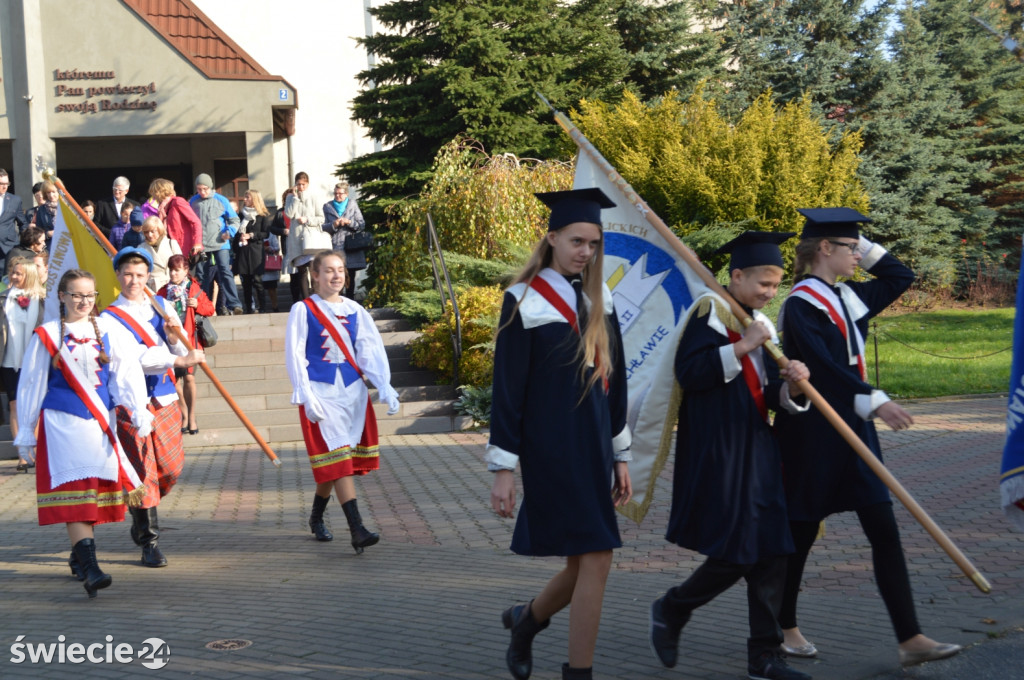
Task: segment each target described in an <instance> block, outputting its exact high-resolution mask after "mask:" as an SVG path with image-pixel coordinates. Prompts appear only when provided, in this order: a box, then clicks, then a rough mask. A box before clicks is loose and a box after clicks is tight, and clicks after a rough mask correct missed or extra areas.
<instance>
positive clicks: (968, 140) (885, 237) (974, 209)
mask: <svg viewBox="0 0 1024 680" xmlns="http://www.w3.org/2000/svg"><path fill="white" fill-rule="evenodd" d="M899 18H900V28H899V29H898V30H897V31H896V32H895V33H894V34H893V35H892V37H891V39H890V41H889V50H890V53H891V55H892V59H891V61H890V62H889V65H888V68H887V70H886V72H885V73H884V75H883V80H882V89H881V90H880V91H879V93H878V95H877V96H876V97H875V100H874V102H873V103H872V105H871V107H870V108H869V109H868V110H867V111H866V112H865V114H864V125H863V135H864V141H865V148H866V151H865V158H864V164H863V165H862V166H861V173H860V174H861V177H863V179H864V182H865V185H866V187H867V189H868V191H869V193H870V195H871V216H872V218H873V219H874V223H873V224H872V225H871V227H870V232H871V234H872V235H873V236H874V237H875V238H879V239H880V240H881V241H882V242H883V243H885V244H886V246H887V247H889V248H890V249H891V250H892V251H893V252H894V254H896V255H897V256H899V257H901V258H902V259H904V261H906V262H907V263H908V264H909V265H910V266H911V267H913V268H914V269H915V270H916V271H917V272H918V274H919V275H920V276H921V277H922V278H923V279H924V280H925V282H926V283H930V284H949V283H951V282H952V277H953V275H954V271H953V265H954V260H955V258H954V252H955V244H956V243H958V242H959V240H960V238H962V236H961V235H962V234H964V233H971V232H974V231H978V230H980V231H984V230H985V229H986V225H988V224H990V223H991V219H992V214H991V211H989V210H987V209H986V208H985V207H984V206H983V205H982V204H981V200H980V197H978V196H975V195H972V194H971V193H970V187H971V185H972V183H973V182H975V181H977V180H978V178H980V177H982V176H984V173H985V166H984V164H983V163H980V162H978V161H976V160H972V159H971V158H970V151H971V149H972V147H973V144H974V142H973V139H972V130H971V124H972V116H971V114H970V112H969V111H968V109H967V108H966V106H965V104H964V102H963V100H962V98H961V96H960V94H959V93H958V92H957V91H956V89H955V88H954V87H953V77H952V73H951V72H950V71H949V69H947V68H946V67H945V66H944V65H943V64H942V63H941V61H940V60H939V58H938V55H937V53H936V50H935V48H934V47H933V46H932V45H931V44H930V43H929V40H928V35H927V31H926V30H925V28H924V26H923V25H922V24H921V21H920V14H919V11H918V10H917V8H916V7H914V5H913V3H912V1H911V0H908V2H907V3H906V5H905V6H904V7H903V8H902V10H901V11H900V14H899Z"/></svg>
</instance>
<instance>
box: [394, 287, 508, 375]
mask: <svg viewBox="0 0 1024 680" xmlns="http://www.w3.org/2000/svg"><path fill="white" fill-rule="evenodd" d="M502 295H503V291H502V288H501V287H500V286H473V287H469V288H465V289H463V290H461V291H458V292H457V293H456V296H455V297H456V300H457V301H458V304H459V316H460V318H461V321H462V358H461V360H460V361H459V382H460V383H462V384H464V385H470V386H472V387H486V386H487V385H490V384H491V380H492V376H493V374H494V330H495V328H497V325H498V317H499V315H500V314H501V301H502ZM454 332H455V313H454V312H453V311H452V308H451V305H448V308H447V309H446V310H445V314H444V317H443V318H441V319H440V320H438V321H436V322H434V323H432V324H429V325H427V326H426V327H424V328H423V330H422V335H421V336H420V337H418V338H416V339H415V340H413V341H412V342H411V343H410V345H409V346H410V349H411V351H412V362H413V364H414V365H416V366H419V367H420V368H426V369H429V370H431V371H434V372H435V373H437V374H438V382H439V383H446V382H449V381H450V380H451V376H452V367H453V365H454V355H455V352H454V349H453V348H452V335H453V334H454Z"/></svg>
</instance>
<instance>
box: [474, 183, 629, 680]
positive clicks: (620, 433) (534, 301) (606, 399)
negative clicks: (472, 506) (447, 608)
mask: <svg viewBox="0 0 1024 680" xmlns="http://www.w3.org/2000/svg"><path fill="white" fill-rule="evenodd" d="M537 196H538V198H540V199H541V200H542V201H544V203H546V204H547V205H548V206H550V207H551V217H550V219H549V222H548V229H549V231H548V233H547V235H546V236H545V237H544V238H543V239H541V241H540V243H539V244H538V245H537V247H536V249H535V250H534V252H533V256H532V257H531V258H530V261H529V262H528V263H527V265H526V268H525V269H524V270H523V272H522V273H520V275H519V276H518V278H517V280H516V283H515V285H513V286H512V287H511V288H509V289H508V290H507V291H506V293H505V300H504V304H503V306H502V310H501V320H500V322H499V326H498V332H497V337H496V341H495V351H494V399H493V405H492V410H491V414H492V415H491V437H490V443H489V444H488V447H487V451H486V460H487V464H488V469H489V470H491V471H493V472H494V473H495V475H494V484H493V486H492V488H491V505H492V507H493V508H494V510H495V511H496V512H497V513H498V514H499V515H500V516H501V517H512V516H513V514H514V511H515V505H516V489H515V478H514V470H515V467H516V464H517V463H518V464H519V465H520V468H521V471H522V478H523V499H522V505H521V506H520V508H519V513H518V517H517V520H516V526H515V531H514V533H513V536H512V550H513V551H514V552H516V553H519V554H521V555H559V556H564V557H565V558H566V563H565V568H564V569H563V570H562V571H561V572H559V573H558V574H557V575H555V576H554V577H553V578H552V579H551V580H550V581H549V582H548V584H547V585H546V586H545V587H544V588H543V590H541V592H540V594H538V595H537V596H536V598H535V599H533V600H532V601H531V602H529V603H524V604H517V605H514V606H512V607H509V608H508V609H506V610H505V611H504V612H503V613H502V622H503V624H504V626H505V627H506V628H509V629H510V630H511V636H512V637H511V643H510V645H509V648H508V651H507V653H506V659H505V660H506V663H507V665H508V668H509V671H510V672H511V673H512V677H513V678H516V680H525V679H526V678H528V677H529V676H530V673H531V670H532V666H533V661H532V652H531V645H532V642H533V638H534V636H535V635H536V634H537V633H538V632H540V631H541V630H543V629H544V628H546V627H547V626H548V623H549V621H550V619H551V617H552V616H553V615H554V614H556V613H557V612H559V611H561V610H562V609H564V608H565V607H566V606H567V605H569V604H571V605H572V608H571V610H570V615H569V662H568V663H567V664H564V665H563V666H562V677H563V678H590V677H591V667H592V665H593V657H594V647H595V645H596V642H597V629H598V623H599V622H600V618H601V604H602V600H603V598H604V588H605V582H606V580H607V578H608V572H609V570H610V568H611V563H612V550H613V549H614V548H618V547H620V546H621V545H622V541H621V540H620V538H619V530H618V525H617V523H616V520H615V507H616V506H618V505H622V504H624V503H626V502H627V501H628V500H629V498H630V497H631V496H632V486H631V484H630V479H629V469H628V465H627V462H628V461H629V460H630V456H629V450H628V449H629V444H630V434H629V428H628V426H627V425H626V410H627V405H626V374H625V370H624V368H623V353H622V339H621V337H620V335H619V325H618V322H617V316H616V314H615V311H614V308H613V306H612V298H611V293H610V291H609V290H608V287H607V286H606V285H605V284H604V281H603V280H602V278H601V271H602V262H603V248H602V246H603V233H602V230H601V209H602V208H608V207H612V206H614V205H615V204H614V203H612V201H611V200H610V199H609V198H608V197H607V196H605V195H604V193H603V192H601V190H600V189H582V190H575V191H559V192H550V193H545V194H537ZM613 479H614V483H613Z"/></svg>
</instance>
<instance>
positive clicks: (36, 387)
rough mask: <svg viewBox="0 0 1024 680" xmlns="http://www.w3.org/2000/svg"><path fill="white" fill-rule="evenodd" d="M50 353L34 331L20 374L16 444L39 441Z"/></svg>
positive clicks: (28, 444)
mask: <svg viewBox="0 0 1024 680" xmlns="http://www.w3.org/2000/svg"><path fill="white" fill-rule="evenodd" d="M51 358H52V357H50V353H49V352H48V351H46V348H45V347H43V343H42V342H41V341H40V340H39V336H37V335H36V334H35V333H33V334H32V337H31V338H30V339H29V341H28V347H27V348H26V349H25V356H24V358H23V359H22V360H21V375H20V376H19V378H18V436H17V437H15V438H14V445H15V446H35V445H36V424H37V423H38V422H39V412H40V410H41V409H42V406H43V399H45V398H46V391H47V381H48V379H49V377H50V361H51Z"/></svg>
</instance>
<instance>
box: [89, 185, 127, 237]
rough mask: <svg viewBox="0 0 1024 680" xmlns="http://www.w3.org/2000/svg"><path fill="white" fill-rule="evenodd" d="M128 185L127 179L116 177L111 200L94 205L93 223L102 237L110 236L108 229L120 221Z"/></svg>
mask: <svg viewBox="0 0 1024 680" xmlns="http://www.w3.org/2000/svg"><path fill="white" fill-rule="evenodd" d="M129 185H130V183H129V182H128V178H127V177H118V178H116V179H115V180H114V186H113V187H112V192H113V196H112V197H111V198H103V199H100V200H99V201H98V202H97V203H96V217H95V218H94V219H93V222H95V223H96V226H98V227H99V228H100V230H101V231H102V232H103V235H104V236H108V237H109V236H110V229H111V228H112V227H113V226H114V225H115V224H117V223H118V222H120V221H121V206H123V205H124V202H125V197H126V196H127V195H128V187H129Z"/></svg>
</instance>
